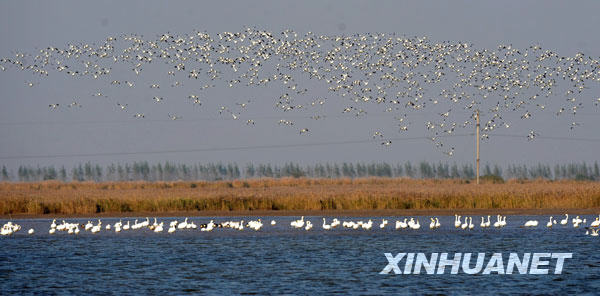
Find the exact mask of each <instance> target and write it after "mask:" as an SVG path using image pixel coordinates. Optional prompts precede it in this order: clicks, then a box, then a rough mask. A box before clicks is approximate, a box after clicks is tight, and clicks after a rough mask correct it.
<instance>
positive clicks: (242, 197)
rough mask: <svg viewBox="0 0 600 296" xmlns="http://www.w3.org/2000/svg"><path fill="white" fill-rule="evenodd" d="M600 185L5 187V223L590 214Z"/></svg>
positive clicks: (371, 182) (382, 181)
mask: <svg viewBox="0 0 600 296" xmlns="http://www.w3.org/2000/svg"><path fill="white" fill-rule="evenodd" d="M599 207H600V182H580V181H554V182H553V181H542V180H535V181H517V180H510V181H508V182H505V183H501V184H493V183H484V184H481V185H475V184H473V183H472V182H468V181H464V180H414V179H405V178H400V179H389V178H368V179H293V178H289V179H253V180H240V181H218V182H112V183H92V182H83V183H78V182H74V183H62V182H55V181H52V182H39V183H0V215H4V216H6V215H15V214H17V215H19V214H24V215H48V214H51V215H97V214H124V213H125V214H126V213H142V212H143V213H157V214H160V213H163V214H164V213H170V212H179V213H182V212H183V213H190V214H194V213H196V214H201V213H203V212H213V213H214V212H216V213H227V212H234V211H257V212H258V211H260V212H271V211H275V212H276V211H279V212H282V211H328V212H331V211H348V210H350V211H352V210H365V211H368V210H398V209H401V210H407V209H408V210H440V209H462V210H477V209H589V208H599Z"/></svg>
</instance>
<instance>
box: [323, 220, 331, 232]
mask: <svg viewBox="0 0 600 296" xmlns="http://www.w3.org/2000/svg"><path fill="white" fill-rule="evenodd" d="M323 229H325V230H330V229H331V225H327V224H326V223H325V218H323Z"/></svg>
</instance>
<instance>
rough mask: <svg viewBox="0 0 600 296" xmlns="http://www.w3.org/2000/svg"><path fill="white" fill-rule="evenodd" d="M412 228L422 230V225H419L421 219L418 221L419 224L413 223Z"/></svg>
mask: <svg viewBox="0 0 600 296" xmlns="http://www.w3.org/2000/svg"><path fill="white" fill-rule="evenodd" d="M410 228H411V229H413V230H418V229H419V228H421V224H419V219H417V222H415V223H413V224H412V226H411V227H410Z"/></svg>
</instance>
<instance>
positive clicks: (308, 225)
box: [304, 221, 313, 231]
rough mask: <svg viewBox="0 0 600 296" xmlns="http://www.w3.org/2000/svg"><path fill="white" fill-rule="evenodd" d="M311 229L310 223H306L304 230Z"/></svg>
mask: <svg viewBox="0 0 600 296" xmlns="http://www.w3.org/2000/svg"><path fill="white" fill-rule="evenodd" d="M312 228H313V225H312V223H311V222H310V221H306V227H304V229H306V230H307V231H308V230H311V229H312Z"/></svg>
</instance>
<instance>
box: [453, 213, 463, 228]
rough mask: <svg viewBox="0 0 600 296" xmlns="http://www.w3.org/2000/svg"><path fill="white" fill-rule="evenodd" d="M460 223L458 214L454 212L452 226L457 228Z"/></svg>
mask: <svg viewBox="0 0 600 296" xmlns="http://www.w3.org/2000/svg"><path fill="white" fill-rule="evenodd" d="M460 225H461V223H460V216H459V215H456V214H454V227H455V228H459V227H460Z"/></svg>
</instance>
